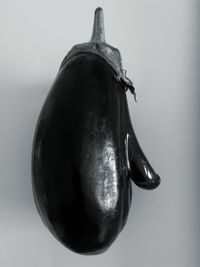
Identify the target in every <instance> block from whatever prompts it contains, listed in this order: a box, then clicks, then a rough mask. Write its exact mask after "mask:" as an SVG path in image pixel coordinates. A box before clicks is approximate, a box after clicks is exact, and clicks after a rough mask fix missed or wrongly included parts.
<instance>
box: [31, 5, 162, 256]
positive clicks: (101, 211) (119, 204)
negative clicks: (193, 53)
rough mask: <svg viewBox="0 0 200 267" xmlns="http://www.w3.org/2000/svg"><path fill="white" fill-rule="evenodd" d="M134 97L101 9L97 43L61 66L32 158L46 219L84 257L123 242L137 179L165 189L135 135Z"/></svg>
mask: <svg viewBox="0 0 200 267" xmlns="http://www.w3.org/2000/svg"><path fill="white" fill-rule="evenodd" d="M128 89H129V90H130V91H131V92H132V93H133V94H134V96H135V90H134V87H133V83H132V81H131V80H130V79H128V78H127V77H126V71H124V69H123V68H122V62H121V55H120V52H119V50H118V49H116V48H114V47H112V46H110V45H108V44H107V43H106V42H105V32H104V23H103V10H102V9H101V8H98V9H97V10H96V11H95V19H94V26H93V33H92V38H91V41H90V42H87V43H83V44H80V45H76V46H74V47H73V48H72V49H71V50H70V51H69V53H68V54H67V56H66V57H65V58H64V60H63V62H62V63H61V66H60V69H59V72H58V75H57V76H56V80H55V82H54V84H53V86H52V88H51V90H50V92H49V94H48V96H47V98H46V101H45V103H44V105H43V108H42V110H41V113H40V116H39V119H38V123H37V127H36V131H35V136H34V141H33V150H32V185H33V193H34V199H35V203H36V206H37V209H38V211H39V213H40V216H41V218H42V220H43V221H44V223H45V225H46V226H47V227H48V229H49V230H50V231H51V233H52V234H53V235H54V236H55V237H56V239H58V240H59V241H60V242H61V243H62V244H63V245H64V246H66V247H67V248H69V249H71V250H72V251H74V252H77V253H80V254H85V255H88V254H90V255H94V254H98V253H102V252H104V251H106V250H107V249H108V248H109V247H110V245H111V244H112V243H113V242H114V240H115V239H116V238H117V236H118V234H119V233H120V231H121V230H122V229H123V227H124V225H125V223H126V220H127V217H128V213H129V208H130V204H131V198H132V185H131V179H132V180H133V181H134V182H135V183H136V184H137V185H138V186H140V187H142V188H145V189H153V188H155V187H157V186H158V185H159V183H160V178H159V176H158V175H157V174H156V173H155V172H154V170H153V168H152V167H151V165H150V164H149V162H148V161H147V159H146V157H145V155H144V153H143V152H142V150H141V148H140V146H139V144H138V142H137V139H136V136H135V134H134V131H133V128H132V124H131V119H130V115H129V111H128V104H127V98H126V90H128ZM130 178H131V179H130Z"/></svg>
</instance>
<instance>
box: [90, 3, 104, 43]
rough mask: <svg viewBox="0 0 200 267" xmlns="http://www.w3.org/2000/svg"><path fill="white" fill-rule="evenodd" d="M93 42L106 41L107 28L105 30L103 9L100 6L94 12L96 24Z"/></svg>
mask: <svg viewBox="0 0 200 267" xmlns="http://www.w3.org/2000/svg"><path fill="white" fill-rule="evenodd" d="M91 42H93V43H101V42H103V43H105V42H106V41H105V30H104V17H103V9H102V8H101V7H98V8H97V9H96V10H95V14H94V25H93V32H92V38H91Z"/></svg>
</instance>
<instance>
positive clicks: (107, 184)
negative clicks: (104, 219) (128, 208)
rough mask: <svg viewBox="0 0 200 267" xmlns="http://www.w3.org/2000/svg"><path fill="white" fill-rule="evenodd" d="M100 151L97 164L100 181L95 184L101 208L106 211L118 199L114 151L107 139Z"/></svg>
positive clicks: (114, 204)
mask: <svg viewBox="0 0 200 267" xmlns="http://www.w3.org/2000/svg"><path fill="white" fill-rule="evenodd" d="M101 153H102V155H101V165H100V166H98V170H99V174H100V178H99V179H100V180H101V181H100V183H99V185H98V186H97V191H98V193H97V196H98V200H99V204H100V206H101V208H102V209H103V210H105V211H108V210H110V209H112V208H114V207H115V206H116V204H117V200H118V190H117V186H118V182H117V166H116V153H115V148H114V147H113V145H112V143H111V142H110V141H109V140H107V141H106V143H105V146H104V150H103V152H102V151H101Z"/></svg>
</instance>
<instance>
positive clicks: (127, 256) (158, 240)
mask: <svg viewBox="0 0 200 267" xmlns="http://www.w3.org/2000/svg"><path fill="white" fill-rule="evenodd" d="M0 6H1V8H0V34H1V41H0V59H1V60H0V125H1V127H0V266H2V267H12V266H14V267H23V266H26V267H36V266H37V267H66V266H70V267H71V266H75V267H79V266H81V267H86V266H87V267H91V266H95V267H102V266H104V267H121V266H124V267H129V266H134V267H147V266H148V267H188V266H191V267H199V264H200V253H199V252H200V251H199V246H200V234H199V223H200V217H199V214H200V210H199V202H200V197H199V191H200V182H199V181H200V177H199V166H198V164H199V163H200V162H199V156H200V155H199V152H200V149H199V148H200V141H199V134H200V133H199V132H200V130H199V129H200V127H199V126H200V122H199V110H200V108H199V106H198V105H199V96H200V94H199V85H200V79H199V67H200V66H199V63H200V60H199V56H200V53H199V47H200V46H199V45H200V44H199V40H200V36H199V34H200V31H199V24H198V22H199V21H198V20H199V16H200V9H199V2H198V1H197V0H196V1H195V0H168V1H162V0H151V1H149V0H130V1H129V0H123V1H119V0H118V1H117V0H116V1H114V0H110V1H108V0H106V1H97V0H85V1H81V0H73V1H71V0H34V1H33V0H31V1H28V0H18V1H14V0H6V1H4V0H0ZM98 6H102V7H103V8H104V15H105V27H106V39H107V42H108V43H110V44H111V45H113V46H116V47H118V48H119V49H120V51H121V54H122V58H123V66H124V68H125V69H127V70H128V75H129V77H130V78H131V79H132V80H133V81H134V85H135V87H136V92H137V98H138V103H137V104H136V103H135V102H134V99H133V96H132V95H131V94H129V93H128V100H129V108H130V113H131V118H132V123H133V126H134V129H135V131H136V134H137V136H138V139H139V142H140V144H141V146H142V148H143V150H144V152H145V153H146V155H147V157H148V158H149V160H150V162H151V163H152V165H153V166H154V168H155V169H156V171H157V172H158V173H159V174H160V176H161V178H162V183H161V186H160V187H159V188H158V189H156V190H155V191H143V190H141V189H139V188H137V187H136V186H135V185H134V186H133V202H132V207H131V211H130V214H129V219H128V222H127V224H126V227H125V229H124V230H123V232H122V233H121V234H120V235H119V237H118V239H117V240H116V241H115V242H114V244H113V245H112V247H111V248H110V249H109V250H108V251H107V252H106V253H104V254H101V255H98V256H80V255H78V254H74V253H72V252H71V251H69V250H67V249H66V248H64V247H63V246H62V245H61V244H60V243H58V242H57V241H56V240H55V239H54V238H53V237H52V235H51V234H50V233H49V231H48V230H47V229H46V228H45V227H44V225H43V223H42V221H41V219H40V218H39V215H38V213H37V211H36V208H35V205H34V203H33V196H32V189H31V145H32V138H33V134H34V129H35V124H36V121H37V118H38V115H39V111H40V109H41V106H42V104H43V102H44V100H45V97H46V95H47V93H48V91H49V89H50V86H51V84H52V83H53V81H54V78H55V76H56V73H57V71H58V67H59V65H60V63H61V60H62V59H63V57H64V56H65V55H66V53H67V52H68V50H69V49H70V48H71V47H72V46H73V45H74V44H77V43H82V42H85V41H88V40H89V39H90V36H91V31H92V24H93V12H94V9H95V8H96V7H98Z"/></svg>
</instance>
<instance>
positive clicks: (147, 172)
mask: <svg viewBox="0 0 200 267" xmlns="http://www.w3.org/2000/svg"><path fill="white" fill-rule="evenodd" d="M144 171H145V174H146V176H147V177H148V178H149V179H150V180H151V179H153V176H152V174H151V172H150V171H149V169H148V168H147V167H146V166H145V165H144Z"/></svg>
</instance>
